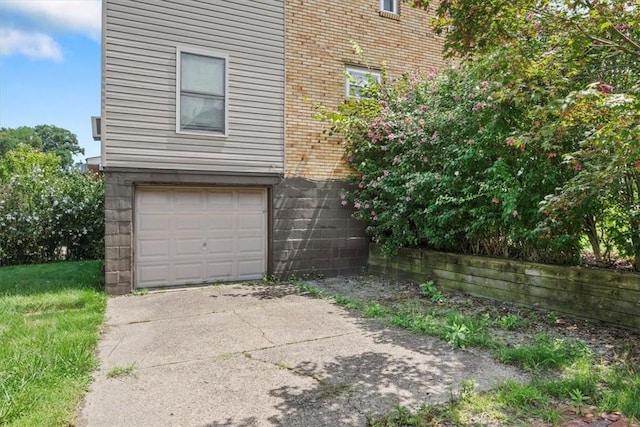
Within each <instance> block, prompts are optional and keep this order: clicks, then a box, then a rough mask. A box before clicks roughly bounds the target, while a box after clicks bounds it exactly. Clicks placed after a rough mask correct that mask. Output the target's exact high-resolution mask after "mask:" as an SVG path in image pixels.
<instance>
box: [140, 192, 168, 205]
mask: <svg viewBox="0 0 640 427" xmlns="http://www.w3.org/2000/svg"><path fill="white" fill-rule="evenodd" d="M167 193H168V192H167V191H166V190H162V189H158V190H156V191H149V192H144V193H140V194H137V195H136V202H137V203H138V205H139V206H142V207H145V206H146V207H149V208H153V207H154V206H166V204H167Z"/></svg>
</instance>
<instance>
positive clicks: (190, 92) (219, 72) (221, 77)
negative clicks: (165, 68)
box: [176, 47, 229, 136]
mask: <svg viewBox="0 0 640 427" xmlns="http://www.w3.org/2000/svg"><path fill="white" fill-rule="evenodd" d="M228 64H229V57H228V55H225V54H221V53H218V52H210V51H206V50H200V49H191V48H180V47H179V48H177V50H176V68H177V69H176V132H177V133H199V134H207V135H218V136H227V134H228V80H229V78H228V74H229V73H228V68H229V65H228Z"/></svg>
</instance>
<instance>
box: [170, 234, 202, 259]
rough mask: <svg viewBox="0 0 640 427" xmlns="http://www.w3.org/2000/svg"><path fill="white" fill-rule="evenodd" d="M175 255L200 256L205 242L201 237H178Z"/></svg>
mask: <svg viewBox="0 0 640 427" xmlns="http://www.w3.org/2000/svg"><path fill="white" fill-rule="evenodd" d="M174 247H175V252H174V255H176V256H181V255H189V256H200V255H201V254H202V251H203V250H204V248H203V243H202V239H201V238H196V239H178V240H176V242H175V245H174Z"/></svg>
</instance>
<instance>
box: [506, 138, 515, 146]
mask: <svg viewBox="0 0 640 427" xmlns="http://www.w3.org/2000/svg"><path fill="white" fill-rule="evenodd" d="M515 143H516V140H515V139H513V138H507V145H509V146H512V147H513V144H515Z"/></svg>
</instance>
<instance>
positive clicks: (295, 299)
mask: <svg viewBox="0 0 640 427" xmlns="http://www.w3.org/2000/svg"><path fill="white" fill-rule="evenodd" d="M99 357H100V369H99V370H98V371H97V372H96V373H95V374H94V378H95V380H94V382H93V384H92V385H91V390H90V391H89V393H88V394H87V395H86V397H85V401H84V403H83V405H82V407H81V409H80V413H79V416H78V424H79V425H82V426H110V427H113V426H254V425H255V426H306V427H310V426H338V425H366V424H367V420H368V418H369V417H370V416H372V415H376V414H383V413H387V412H389V411H391V410H392V409H393V408H394V406H395V405H398V404H400V405H408V406H410V407H417V406H419V405H420V404H421V403H423V402H435V401H444V400H446V399H448V398H449V397H450V396H451V393H452V392H454V393H455V392H456V391H457V390H459V386H460V383H461V382H462V381H465V380H469V379H474V380H475V381H476V383H477V384H478V386H479V387H478V388H479V389H486V388H489V387H492V386H493V385H495V384H496V383H497V382H500V381H503V380H506V379H515V380H523V379H524V377H523V376H522V374H520V373H519V372H518V371H516V370H515V369H512V368H509V367H505V366H504V365H499V364H496V363H494V362H493V361H492V360H491V359H490V358H488V357H487V356H485V355H481V354H474V353H473V352H470V351H463V350H455V351H452V350H451V349H450V348H449V346H448V345H447V344H446V343H443V342H442V341H439V340H436V339H432V338H429V337H424V336H416V335H412V334H410V333H407V332H405V331H402V330H397V329H389V328H385V327H384V326H383V325H382V324H381V323H380V322H377V321H374V320H371V319H364V318H361V317H359V316H357V315H356V314H354V313H351V312H349V311H347V310H345V309H343V308H341V307H339V306H336V305H334V304H332V303H331V302H328V301H326V300H322V299H317V298H312V297H309V296H305V295H304V294H302V293H300V291H298V290H297V289H296V288H293V287H289V286H247V285H223V286H210V287H205V288H196V289H184V290H173V291H167V292H152V293H149V294H147V295H144V296H126V297H117V298H111V299H109V302H108V307H107V322H106V327H105V329H104V333H103V335H102V337H101V340H100V345H99ZM130 366H133V371H132V372H131V373H130V374H128V375H124V376H115V377H114V376H113V373H114V372H115V371H114V368H125V367H130ZM109 374H111V375H109Z"/></svg>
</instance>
